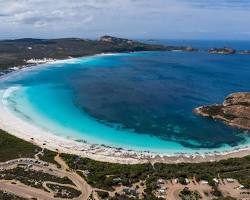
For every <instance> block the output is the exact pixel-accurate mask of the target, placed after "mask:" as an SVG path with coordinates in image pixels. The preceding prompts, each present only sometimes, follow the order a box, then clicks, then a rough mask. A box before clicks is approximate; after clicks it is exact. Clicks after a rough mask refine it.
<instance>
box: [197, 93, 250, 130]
mask: <svg viewBox="0 0 250 200" xmlns="http://www.w3.org/2000/svg"><path fill="white" fill-rule="evenodd" d="M194 111H195V112H196V113H198V114H199V115H201V116H204V117H210V118H213V119H217V120H220V121H223V122H225V123H226V124H228V125H229V126H233V127H237V128H241V129H247V130H250V93H249V92H238V93H233V94H230V95H229V96H227V97H226V98H225V100H224V102H223V103H222V104H215V105H209V106H201V107H198V108H196V109H195V110H194Z"/></svg>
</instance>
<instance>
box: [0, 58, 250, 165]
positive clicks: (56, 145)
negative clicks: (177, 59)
mask: <svg viewBox="0 0 250 200" xmlns="http://www.w3.org/2000/svg"><path fill="white" fill-rule="evenodd" d="M98 56H99V55H98ZM91 57H93V56H90V58H91ZM85 58H89V57H85ZM76 59H79V58H76ZM71 60H74V59H67V60H61V61H55V63H58V62H63V63H65V62H69V61H71ZM44 66H45V67H46V66H47V67H49V66H50V65H47V64H42V65H38V66H34V68H36V69H37V68H38V67H44ZM32 68H33V67H32ZM32 68H30V67H29V68H25V70H29V69H32ZM18 72H19V71H18V70H17V71H15V72H14V73H18ZM8 76H9V74H7V75H5V76H2V77H1V78H0V79H1V80H5V79H8ZM14 89H15V88H9V89H7V90H2V91H1V93H2V94H1V95H2V96H3V99H2V100H1V104H0V112H1V116H0V128H1V129H3V130H5V131H7V132H9V133H10V134H13V135H15V136H17V137H19V138H22V139H24V140H26V141H30V142H33V143H35V144H37V145H39V146H41V147H44V146H45V147H46V148H49V149H51V150H59V151H60V152H64V153H71V154H76V155H80V156H84V157H89V158H92V159H95V160H100V161H109V162H117V163H128V164H134V163H143V162H165V163H176V162H204V161H214V160H220V159H224V158H229V157H243V156H245V155H248V154H249V153H250V147H242V148H239V147H235V148H234V149H232V150H229V151H224V152H216V150H215V152H214V153H205V154H198V153H194V154H184V153H180V154H176V155H166V154H159V153H153V152H152V153H151V152H144V151H143V152H142V151H137V150H125V149H121V148H115V147H108V146H105V145H101V144H99V145H93V144H88V143H81V142H77V141H74V140H71V139H66V138H63V137H61V136H57V135H54V134H53V133H50V132H48V131H45V130H42V129H41V128H39V127H36V126H35V125H33V124H30V123H28V122H27V121H25V120H22V119H20V118H18V117H17V116H15V115H14V114H13V113H12V112H11V111H10V110H9V109H8V107H7V106H6V102H4V101H6V98H7V97H8V96H9V95H10V93H11V92H12V90H14ZM44 144H46V145H44Z"/></svg>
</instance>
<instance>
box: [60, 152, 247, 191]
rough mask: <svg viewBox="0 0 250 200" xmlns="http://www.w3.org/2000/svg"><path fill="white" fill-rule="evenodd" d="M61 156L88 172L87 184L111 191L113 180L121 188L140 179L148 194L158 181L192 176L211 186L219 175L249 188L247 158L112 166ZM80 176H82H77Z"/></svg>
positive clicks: (76, 157) (72, 165)
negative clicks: (144, 184) (144, 183)
mask: <svg viewBox="0 0 250 200" xmlns="http://www.w3.org/2000/svg"><path fill="white" fill-rule="evenodd" d="M61 156H62V158H63V159H64V160H65V161H66V162H67V164H68V165H69V166H70V167H71V168H72V169H74V170H81V171H83V170H84V171H88V175H86V176H84V177H85V179H86V180H87V181H88V183H89V184H90V185H92V186H93V187H97V188H101V189H105V190H110V191H112V190H113V186H117V185H118V184H119V183H117V182H116V181H115V180H117V178H119V179H120V183H121V184H123V185H124V186H131V185H132V184H133V183H136V182H138V181H139V180H146V186H147V187H146V190H145V191H144V192H145V194H147V195H149V194H151V193H152V191H153V190H155V189H156V188H157V180H158V179H159V178H163V179H167V180H170V179H174V178H179V179H181V178H193V177H195V178H196V180H197V181H201V180H206V181H208V182H209V184H210V185H211V186H214V184H215V183H214V181H213V179H214V178H218V176H220V178H233V179H237V180H238V181H239V182H240V183H241V184H242V185H244V186H245V188H250V156H246V157H244V158H231V159H228V160H222V161H218V162H204V163H180V164H164V163H155V164H154V165H151V164H150V163H146V164H137V165H125V164H113V163H107V162H99V161H94V160H91V159H88V158H80V157H79V156H75V155H68V154H62V155H61ZM80 175H82V174H81V173H80ZM82 176H83V175H82Z"/></svg>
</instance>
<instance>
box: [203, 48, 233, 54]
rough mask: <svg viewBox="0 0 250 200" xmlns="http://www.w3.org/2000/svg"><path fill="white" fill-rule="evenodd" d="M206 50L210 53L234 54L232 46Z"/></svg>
mask: <svg viewBox="0 0 250 200" xmlns="http://www.w3.org/2000/svg"><path fill="white" fill-rule="evenodd" d="M208 52H209V53H211V54H235V53H236V50H235V49H232V48H212V49H209V50H208Z"/></svg>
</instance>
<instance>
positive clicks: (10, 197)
mask: <svg viewBox="0 0 250 200" xmlns="http://www.w3.org/2000/svg"><path fill="white" fill-rule="evenodd" d="M0 199H4V200H26V199H25V198H22V197H19V196H16V195H14V194H11V193H8V192H5V191H0Z"/></svg>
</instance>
